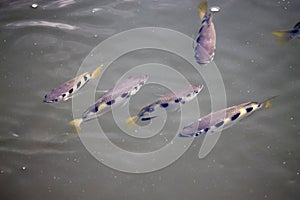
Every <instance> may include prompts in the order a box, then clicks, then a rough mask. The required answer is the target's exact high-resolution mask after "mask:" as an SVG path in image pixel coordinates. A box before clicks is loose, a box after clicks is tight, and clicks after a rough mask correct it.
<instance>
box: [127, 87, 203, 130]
mask: <svg viewBox="0 0 300 200" xmlns="http://www.w3.org/2000/svg"><path fill="white" fill-rule="evenodd" d="M202 88H203V85H195V86H190V87H188V88H185V89H182V90H180V91H179V92H177V93H176V94H174V93H170V94H167V95H165V96H163V97H160V98H159V99H158V100H157V101H155V102H153V103H151V104H149V105H147V106H145V107H143V108H142V109H141V110H140V111H139V112H138V114H137V115H134V116H132V117H130V118H128V119H127V120H126V124H127V125H128V126H130V127H132V126H133V125H134V124H135V123H136V122H137V121H138V120H141V121H148V120H151V119H153V118H155V117H157V116H151V117H149V114H150V113H152V112H154V111H155V110H156V109H158V108H161V109H166V110H168V108H176V109H179V107H180V104H185V103H186V102H189V101H191V100H193V99H194V98H195V97H196V96H197V94H198V93H199V92H200V91H201V90H202Z"/></svg>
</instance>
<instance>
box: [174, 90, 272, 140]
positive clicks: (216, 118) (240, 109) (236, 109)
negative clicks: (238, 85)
mask: <svg viewBox="0 0 300 200" xmlns="http://www.w3.org/2000/svg"><path fill="white" fill-rule="evenodd" d="M274 98H275V96H274V97H271V98H269V99H267V100H265V101H263V102H262V103H258V102H247V103H243V104H240V105H237V106H232V107H229V108H225V109H223V110H219V111H216V112H213V113H210V114H208V115H206V116H204V117H202V118H200V119H199V120H198V121H196V122H194V123H192V124H190V125H188V126H186V127H184V128H183V130H182V132H181V133H179V137H194V136H199V135H200V134H204V133H207V134H208V133H213V132H218V131H221V130H224V129H226V128H229V127H231V126H233V125H234V124H235V123H236V122H238V121H240V120H242V119H244V118H246V117H248V116H249V115H251V114H252V113H253V112H255V111H256V110H260V109H262V108H270V107H271V102H270V101H271V100H272V99H274Z"/></svg>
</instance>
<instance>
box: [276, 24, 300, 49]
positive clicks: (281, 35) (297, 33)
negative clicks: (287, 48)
mask: <svg viewBox="0 0 300 200" xmlns="http://www.w3.org/2000/svg"><path fill="white" fill-rule="evenodd" d="M272 34H273V35H275V36H276V39H277V42H278V43H279V44H285V43H287V42H288V41H290V40H292V39H294V38H297V39H298V40H299V41H300V22H298V23H297V24H295V26H294V27H293V29H291V30H280V31H273V32H272Z"/></svg>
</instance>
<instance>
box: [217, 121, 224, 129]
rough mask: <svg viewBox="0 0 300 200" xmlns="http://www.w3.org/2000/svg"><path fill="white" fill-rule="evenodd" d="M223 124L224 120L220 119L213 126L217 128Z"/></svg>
mask: <svg viewBox="0 0 300 200" xmlns="http://www.w3.org/2000/svg"><path fill="white" fill-rule="evenodd" d="M223 124H224V121H220V122H219V123H217V124H216V125H215V126H216V127H217V128H219V127H220V126H222V125H223Z"/></svg>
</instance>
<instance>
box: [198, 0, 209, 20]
mask: <svg viewBox="0 0 300 200" xmlns="http://www.w3.org/2000/svg"><path fill="white" fill-rule="evenodd" d="M198 11H199V17H200V19H203V17H204V16H205V15H206V13H207V12H208V5H207V0H203V1H202V2H201V3H200V4H199V5H198Z"/></svg>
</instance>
